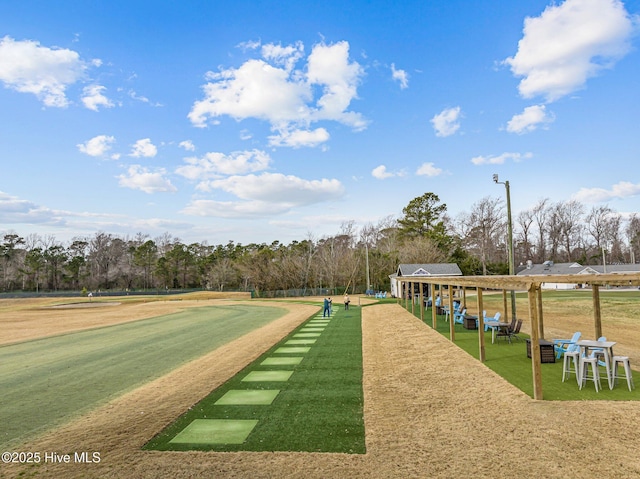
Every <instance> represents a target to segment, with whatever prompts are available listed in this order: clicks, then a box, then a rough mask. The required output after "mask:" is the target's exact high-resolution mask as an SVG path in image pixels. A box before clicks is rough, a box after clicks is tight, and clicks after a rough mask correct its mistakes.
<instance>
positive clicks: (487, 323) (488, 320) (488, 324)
mask: <svg viewBox="0 0 640 479" xmlns="http://www.w3.org/2000/svg"><path fill="white" fill-rule="evenodd" d="M500 316H502V313H500V312H499V311H498V312H497V313H496V314H495V316H493V318H487V317H485V318H484V330H485V331H489V328H491V327H495V326H492V325H491V323H499V322H500Z"/></svg>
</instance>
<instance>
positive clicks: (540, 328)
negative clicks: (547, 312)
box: [536, 288, 544, 339]
mask: <svg viewBox="0 0 640 479" xmlns="http://www.w3.org/2000/svg"><path fill="white" fill-rule="evenodd" d="M536 296H537V297H538V335H539V336H540V339H544V317H543V314H542V288H537V295H536Z"/></svg>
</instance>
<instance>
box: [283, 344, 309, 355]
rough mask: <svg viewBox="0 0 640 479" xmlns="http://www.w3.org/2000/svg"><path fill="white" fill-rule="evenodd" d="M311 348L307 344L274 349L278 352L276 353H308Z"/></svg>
mask: <svg viewBox="0 0 640 479" xmlns="http://www.w3.org/2000/svg"><path fill="white" fill-rule="evenodd" d="M310 349H311V348H310V347H307V346H293V347H286V346H283V347H281V348H278V349H276V350H275V351H274V353H276V354H304V353H308V352H309V350H310Z"/></svg>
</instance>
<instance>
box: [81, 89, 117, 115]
mask: <svg viewBox="0 0 640 479" xmlns="http://www.w3.org/2000/svg"><path fill="white" fill-rule="evenodd" d="M104 90H106V88H105V87H103V86H101V85H90V86H87V87H84V89H83V90H82V93H83V95H82V103H84V106H86V107H87V108H88V109H89V110H93V111H98V107H100V106H103V107H105V108H112V107H113V106H114V105H113V102H112V101H111V100H109V99H108V98H107V97H106V96H104V95H103V94H102V92H103V91H104Z"/></svg>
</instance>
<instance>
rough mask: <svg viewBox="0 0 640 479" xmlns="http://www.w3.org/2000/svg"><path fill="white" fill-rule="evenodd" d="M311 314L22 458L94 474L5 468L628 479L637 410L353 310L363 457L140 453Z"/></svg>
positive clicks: (142, 473)
mask: <svg viewBox="0 0 640 479" xmlns="http://www.w3.org/2000/svg"><path fill="white" fill-rule="evenodd" d="M315 310H317V307H313V306H305V305H292V309H291V312H290V313H289V314H287V315H286V316H285V317H283V318H281V319H279V320H277V321H275V322H273V323H271V324H269V325H267V326H265V327H263V328H261V329H260V330H257V331H255V332H253V333H250V334H248V335H247V336H245V337H243V338H240V339H239V340H236V341H234V342H232V343H230V344H228V345H227V346H225V347H224V348H220V349H219V350H217V351H214V352H213V353H211V354H209V355H207V356H205V357H203V358H201V359H199V360H197V361H194V362H192V363H190V364H188V365H186V366H184V367H183V368H180V369H179V370H176V371H174V372H173V373H171V374H169V375H167V376H165V377H163V378H160V379H158V380H157V381H154V382H152V383H150V384H148V385H146V386H144V387H142V388H139V389H137V390H135V391H132V392H131V393H129V394H127V395H126V396H123V397H121V398H119V399H117V400H115V401H113V402H111V403H109V404H108V405H106V406H105V407H102V408H100V409H97V410H95V411H94V412H92V413H90V414H88V415H86V416H84V417H82V418H80V419H78V420H76V421H74V422H72V423H70V424H68V425H67V426H65V427H63V428H60V429H58V430H56V431H54V432H52V433H50V434H48V435H47V436H45V437H42V438H41V439H40V440H38V441H37V442H34V443H33V444H30V445H28V446H24V447H22V448H21V450H25V451H26V450H31V451H58V452H61V453H62V452H70V453H73V452H74V451H98V452H100V457H101V462H100V463H99V464H64V465H50V464H47V465H40V466H39V467H37V468H34V469H30V468H24V469H22V468H15V467H7V466H3V467H2V468H0V477H5V476H6V477H15V476H17V475H18V474H19V472H20V471H24V470H25V469H26V470H28V471H29V472H38V474H37V476H36V477H52V478H53V477H55V478H59V477H65V478H69V479H71V478H86V477H88V478H93V477H95V478H123V477H126V478H129V477H132V478H141V479H144V478H157V477H172V478H194V477H225V478H227V477H238V478H245V477H246V478H284V477H292V478H293V477H295V478H299V477H305V478H347V477H348V478H414V477H415V478H424V477H430V478H450V477H456V478H457V477H473V478H484V477H486V478H503V477H504V478H512V477H518V476H519V477H526V478H530V477H531V478H533V477H544V478H564V477H571V476H584V475H585V474H586V475H587V476H589V477H625V478H626V477H640V456H638V454H637V451H636V449H635V444H637V441H638V439H639V435H640V433H639V431H640V408H638V405H637V403H635V402H633V403H625V402H605V401H598V402H545V401H533V400H532V399H530V398H529V397H528V396H526V395H524V394H523V393H522V392H520V391H519V390H517V389H516V388H514V387H513V386H511V385H510V384H509V383H507V382H506V381H505V380H504V379H502V378H501V377H499V376H498V375H496V374H495V373H493V372H492V371H491V370H489V369H488V368H486V367H485V366H484V365H482V364H481V363H479V362H478V361H476V360H475V359H473V358H472V357H471V356H469V355H468V354H467V353H465V352H463V351H461V350H460V349H458V348H457V347H456V346H455V345H453V344H451V343H450V342H449V341H448V340H447V339H446V338H444V337H442V336H441V335H440V334H438V333H436V332H434V331H433V330H431V329H430V328H429V327H428V326H426V325H425V324H424V323H422V322H420V321H419V320H417V319H416V318H414V317H413V316H412V315H410V314H409V313H407V312H405V311H404V310H403V309H402V308H401V307H400V306H398V305H393V304H388V305H378V306H372V307H368V308H365V309H363V355H364V358H363V359H364V376H363V388H364V394H365V410H364V412H365V423H366V441H367V453H366V454H364V455H345V454H308V453H280V452H278V453H203V452H150V451H141V450H140V447H141V446H142V445H143V444H144V443H145V442H146V441H147V440H148V439H149V438H150V437H152V436H153V435H154V434H155V433H156V432H158V431H159V430H160V429H162V427H164V426H165V425H166V424H167V423H169V422H171V421H172V420H173V419H174V418H175V417H176V416H177V415H178V414H180V413H181V412H182V411H183V410H184V409H185V408H187V407H189V406H190V405H191V404H193V403H194V402H196V401H197V400H198V399H199V398H201V397H202V396H204V395H205V394H206V393H208V392H209V391H210V390H211V389H213V388H215V387H216V386H218V385H219V384H221V383H222V382H224V381H225V380H226V379H227V378H229V377H230V376H231V375H233V374H235V372H237V371H238V370H239V369H241V368H242V367H243V366H244V365H245V364H247V363H248V362H249V361H251V360H252V359H254V358H256V357H257V356H258V355H259V354H261V353H262V352H263V351H264V350H266V349H267V348H268V347H269V346H270V345H272V344H273V343H274V342H276V341H277V340H279V339H280V338H282V337H283V336H284V335H286V334H287V333H288V332H289V331H291V329H293V328H294V327H295V326H296V325H297V324H300V322H301V321H303V320H304V319H305V318H306V317H308V316H309V314H311V312H313V311H315Z"/></svg>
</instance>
